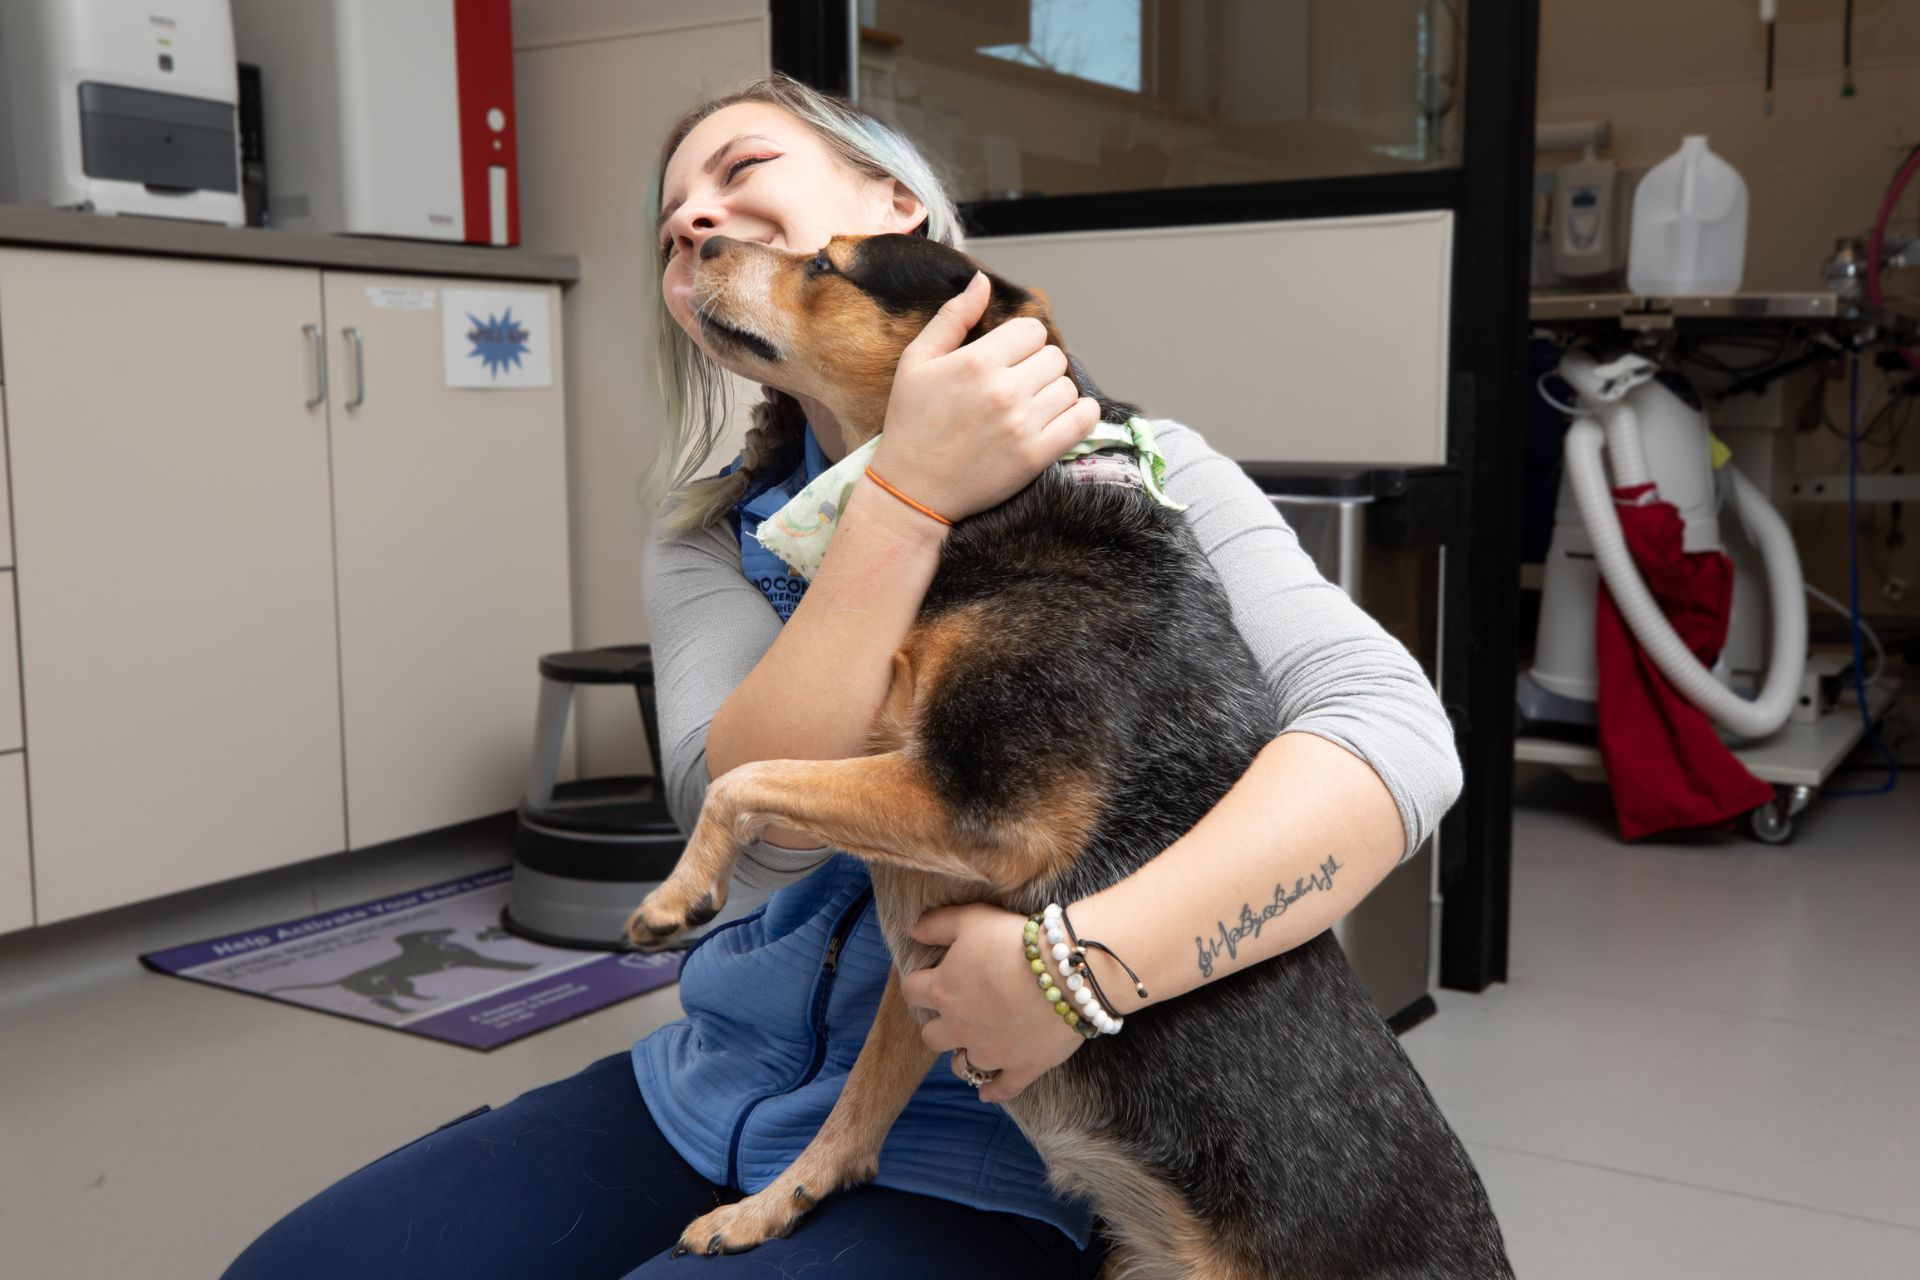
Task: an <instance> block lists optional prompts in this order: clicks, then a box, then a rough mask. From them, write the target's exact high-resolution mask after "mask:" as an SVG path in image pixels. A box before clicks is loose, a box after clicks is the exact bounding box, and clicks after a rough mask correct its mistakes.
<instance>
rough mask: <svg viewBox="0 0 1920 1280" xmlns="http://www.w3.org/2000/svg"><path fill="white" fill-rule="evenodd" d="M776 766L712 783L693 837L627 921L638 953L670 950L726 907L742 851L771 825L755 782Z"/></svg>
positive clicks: (757, 766)
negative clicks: (760, 810)
mask: <svg viewBox="0 0 1920 1280" xmlns="http://www.w3.org/2000/svg"><path fill="white" fill-rule="evenodd" d="M779 763H780V762H779V761H773V760H761V761H755V762H753V763H751V764H743V765H741V766H740V767H739V768H737V769H732V770H729V771H728V772H726V773H724V774H722V775H721V776H720V777H718V778H716V779H714V781H713V782H712V783H710V784H709V785H708V787H707V794H706V799H705V800H704V801H703V802H702V804H701V806H700V817H699V820H698V821H697V822H696V823H695V824H694V829H693V836H692V838H691V839H689V840H688V841H687V847H686V849H685V850H684V851H682V853H681V854H680V860H679V861H678V862H676V863H674V864H673V871H672V872H671V873H670V874H669V875H668V876H667V878H666V879H665V880H662V881H661V882H660V884H659V885H658V886H657V887H656V888H655V889H654V890H653V892H651V893H649V894H648V895H647V896H646V899H645V900H644V901H642V902H641V904H640V905H639V906H637V907H635V908H634V910H633V914H632V915H630V916H628V917H627V940H628V941H630V942H632V943H633V944H634V945H635V946H637V947H639V948H641V949H642V950H648V951H652V950H656V949H658V948H661V947H668V946H672V945H673V943H674V941H675V939H677V938H678V937H679V935H680V934H682V933H684V932H685V931H686V930H688V929H697V928H699V927H700V926H701V925H703V924H705V923H707V922H708V921H709V920H711V919H713V918H714V917H715V916H717V915H719V914H720V908H722V907H724V906H726V905H727V890H728V886H729V885H730V884H731V883H732V880H733V868H734V866H735V864H737V863H738V862H739V861H740V851H741V850H742V849H744V848H746V847H747V845H749V844H751V843H752V842H753V841H754V840H756V839H758V838H759V836H760V833H761V832H762V831H764V830H766V828H767V827H768V826H769V825H770V823H769V822H768V821H765V820H764V819H765V818H766V817H767V816H768V815H764V814H757V813H755V812H754V811H753V810H754V806H753V803H752V798H753V794H754V792H755V791H756V790H762V789H764V788H763V787H759V786H757V785H756V778H757V777H758V776H759V775H760V774H762V773H764V772H765V771H766V769H767V768H768V766H769V765H777V764H779ZM756 820H758V821H756Z"/></svg>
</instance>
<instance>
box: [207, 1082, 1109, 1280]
mask: <svg viewBox="0 0 1920 1280" xmlns="http://www.w3.org/2000/svg"><path fill="white" fill-rule="evenodd" d="M723 1197H724V1198H725V1199H733V1198H735V1195H734V1193H730V1192H723V1191H722V1190H721V1189H719V1188H716V1187H715V1186H714V1185H713V1184H712V1183H710V1182H708V1181H707V1180H706V1179H705V1178H702V1177H701V1176H700V1175H699V1174H698V1173H696V1172H695V1171H694V1169H693V1167H692V1166H691V1165H689V1164H688V1163H687V1162H686V1161H685V1160H682V1159H681V1158H680V1156H679V1153H677V1152H676V1151H674V1149H673V1148H672V1147H671V1146H670V1145H668V1143H667V1140H666V1139H665V1138H664V1137H662V1136H661V1134H660V1130H659V1129H658V1128H657V1127H656V1126H655V1125H654V1123H653V1117H652V1116H651V1115H650V1114H649V1113H648V1111H647V1107H646V1103H645V1102H644V1101H642V1100H641V1097H640V1086H639V1085H638V1084H637V1083H635V1081H634V1077H633V1063H632V1060H631V1058H630V1057H629V1056H628V1055H627V1054H626V1053H624V1052H623V1053H617V1054H613V1055H611V1056H609V1057H605V1058H602V1059H601V1060H600V1061H598V1062H596V1063H594V1064H593V1065H592V1066H590V1067H588V1068H587V1069H586V1070H584V1071H582V1072H580V1073H579V1074H578V1075H575V1076H572V1077H570V1078H569V1079H566V1080H560V1081H557V1082H555V1083H553V1084H550V1085H545V1086H542V1087H541V1088H538V1089H534V1090H531V1091H530V1092H527V1093H524V1094H522V1095H520V1097H518V1098H516V1099H514V1100H513V1101H512V1102H510V1103H508V1104H507V1105H506V1106H503V1107H498V1108H494V1109H491V1110H482V1111H480V1112H476V1113H474V1114H472V1115H469V1116H465V1117H462V1118H461V1119H459V1120H456V1121H454V1122H453V1123H451V1124H449V1125H446V1126H444V1127H443V1128H440V1129H436V1130H434V1131H433V1132H432V1133H429V1134H427V1135H426V1136H425V1137H422V1138H419V1139H416V1140H415V1141H413V1142H412V1143H409V1144H408V1145H407V1146H404V1147H402V1148H400V1149H399V1150H398V1151H395V1152H394V1153H392V1154H391V1155H388V1156H385V1157H383V1158H381V1159H379V1160H376V1161H374V1162H373V1163H372V1164H370V1165H368V1166H367V1167H366V1168H364V1169H361V1170H360V1171H359V1172H358V1173H355V1174H352V1175H350V1176H348V1177H346V1178H343V1179H342V1180H341V1181H339V1182H337V1183H335V1184H334V1185H333V1186H331V1187H329V1188H327V1189H326V1190H325V1191H322V1192H321V1193H320V1194H319V1195H317V1196H315V1197H314V1198H313V1199H311V1200H309V1201H307V1202H306V1203H305V1204H303V1205H301V1206H300V1207H299V1208H298V1209H295V1210H294V1211H293V1212H292V1213H290V1214H288V1215H287V1216H286V1217H285V1218H282V1219H281V1220H280V1221H279V1222H277V1223H275V1224H274V1225H273V1226H272V1227H270V1228H268V1229H267V1232H266V1234H264V1235H262V1236H261V1237H260V1238H259V1239H258V1240H256V1241H254V1242H253V1243H252V1244H251V1245H249V1246H248V1247H247V1250H246V1252H244V1253H242V1254H241V1255H240V1257H239V1258H238V1259H237V1260H235V1262H234V1263H233V1265H232V1266H231V1267H230V1268H229V1269H228V1270H227V1272H226V1276H225V1278H224V1280H254V1278H256V1277H259V1278H261V1280H305V1278H306V1277H325V1280H339V1278H340V1277H342V1276H352V1277H354V1278H355V1280H380V1278H381V1277H388V1276H393V1277H399V1276H405V1277H409V1280H430V1278H431V1277H436V1276H447V1277H460V1280H480V1278H481V1277H487V1276H501V1277H512V1278H513V1280H525V1277H528V1276H539V1277H542V1278H543V1280H573V1278H575V1277H578V1278H579V1280H619V1278H620V1277H623V1276H624V1277H627V1278H628V1280H654V1278H655V1277H659V1276H666V1275H674V1276H684V1277H695V1278H696V1280H738V1278H739V1277H745V1276H753V1277H756V1280H758V1278H759V1277H764V1276H767V1275H769V1274H772V1275H781V1274H797V1273H799V1272H800V1271H802V1270H805V1271H806V1272H808V1273H809V1274H813V1273H815V1272H816V1271H817V1272H818V1273H819V1274H821V1275H838V1276H876V1277H879V1276H884V1277H888V1278H889V1280H893V1278H896V1277H900V1276H913V1277H915V1280H947V1278H948V1277H952V1278H953V1280H961V1278H962V1277H964V1278H965V1280H976V1278H977V1277H982V1276H993V1277H1008V1278H1013V1277H1022V1276H1031V1277H1034V1278H1035V1280H1040V1278H1041V1277H1045V1278H1046V1280H1075V1278H1076V1277H1088V1278H1089V1280H1090V1278H1091V1277H1093V1276H1094V1275H1096V1274H1097V1273H1098V1272H1099V1270H1100V1265H1101V1262H1102V1251H1101V1249H1100V1247H1099V1244H1098V1241H1097V1240H1096V1243H1095V1247H1094V1248H1092V1249H1090V1250H1088V1251H1086V1252H1084V1253H1083V1252H1081V1251H1080V1250H1078V1249H1076V1248H1074V1246H1073V1242H1072V1241H1071V1240H1069V1239H1067V1237H1066V1236H1064V1235H1062V1234H1061V1233H1060V1232H1059V1231H1057V1230H1055V1229H1054V1228H1053V1227H1050V1226H1047V1225H1046V1224H1045V1223H1042V1222H1036V1221H1034V1220H1033V1219H1031V1218H1023V1217H1020V1216H1019V1215H1017V1214H1009V1213H992V1212H988V1211H986V1210H981V1209H970V1208H967V1207H966V1206H964V1205H958V1204H952V1203H950V1202H948V1201H945V1200H937V1199H934V1198H932V1197H930V1196H918V1195H911V1194H908V1193H906V1192H903V1191H894V1190H890V1189H888V1188H883V1187H872V1186H868V1187H859V1188H856V1189H855V1190H852V1191H847V1192H843V1193H841V1194H840V1195H836V1196H830V1197H828V1198H827V1199H826V1200H825V1201H824V1202H822V1203H821V1205H820V1206H819V1207H818V1208H817V1209H815V1210H814V1211H813V1212H812V1213H810V1214H808V1215H807V1216H806V1217H804V1218H802V1219H801V1220H800V1224H799V1226H797V1227H796V1228H795V1229H794V1232H793V1234H792V1235H791V1236H789V1237H788V1238H787V1239H785V1240H774V1241H769V1242H768V1243H766V1244H763V1245H761V1246H760V1247H759V1248H757V1249H751V1250H749V1251H747V1252H746V1253H740V1254H732V1255H729V1256H725V1257H718V1258H706V1257H701V1256H698V1255H692V1254H689V1255H686V1256H683V1257H680V1258H677V1259H676V1258H670V1257H669V1256H668V1253H669V1251H671V1250H672V1248H673V1247H674V1245H675V1243H676V1242H677V1241H678V1240H679V1237H680V1231H681V1229H682V1228H683V1227H685V1226H686V1225H687V1223H689V1222H691V1221H693V1219H695V1218H697V1217H699V1216H700V1215H701V1214H703V1213H706V1212H707V1211H708V1210H710V1209H712V1208H713V1207H714V1205H715V1204H717V1203H720V1202H721V1200H722V1198H723ZM789 1267H791V1270H789ZM769 1268H771V1270H769Z"/></svg>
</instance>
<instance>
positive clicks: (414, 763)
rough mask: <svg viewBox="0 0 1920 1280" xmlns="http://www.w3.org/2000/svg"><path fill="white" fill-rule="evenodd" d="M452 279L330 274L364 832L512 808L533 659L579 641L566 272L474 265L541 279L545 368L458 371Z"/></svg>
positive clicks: (358, 823) (535, 696) (349, 732)
mask: <svg viewBox="0 0 1920 1280" xmlns="http://www.w3.org/2000/svg"><path fill="white" fill-rule="evenodd" d="M445 283H447V282H445V281H439V280H432V279H417V278H406V277H395V276H390V275H358V274H354V273H350V272H328V273H327V274H326V283H325V293H326V310H327V333H328V341H329V342H330V343H331V344H332V352H333V355H332V365H333V369H334V377H333V387H332V403H333V485H334V505H335V509H336V510H337V511H338V513H339V518H338V522H337V539H338V542H337V549H338V562H339V575H340V658H341V689H342V694H343V706H344V717H345V724H346V760H347V836H348V844H349V846H350V847H353V848H361V847H363V846H365V845H369V844H378V843H381V842H383V841H387V840H395V839H398V838H400V837H402V836H408V835H413V834H415V833H416V832H420V831H427V830H431V829H432V828H435V827H442V826H447V825H449V824H451V823H455V822H460V821H464V820H466V819H468V818H474V817H478V816H480V815H482V814H487V813H496V812H499V811H500V810H503V809H508V808H512V807H513V805H514V803H515V801H516V799H517V798H518V796H519V795H520V794H521V793H522V792H524V791H525V789H526V779H527V764H528V750H529V748H530V746H531V743H532V729H533V722H534V712H535V710H536V707H537V703H538V700H539V683H540V682H539V680H538V678H537V674H536V671H535V668H534V661H535V659H536V658H538V657H539V655H540V654H542V653H551V652H554V651H556V650H561V649H567V648H570V647H571V643H570V640H571V635H572V624H571V621H570V608H569V597H570V591H569V587H568V576H567V517H566V512H567V502H566V488H567V476H566V440H565V420H564V406H563V404H562V399H561V390H560V385H559V379H558V376H557V375H558V371H559V369H560V368H561V353H560V351H559V349H558V341H557V337H558V333H559V316H560V291H559V290H558V289H557V288H554V287H551V286H546V287H541V286H534V285H525V284H518V285H510V284H505V283H499V284H495V283H486V282H483V284H482V287H485V288H488V289H496V288H498V289H511V290H513V291H515V292H517V293H522V294H530V293H538V294H544V295H545V301H546V306H547V312H548V315H549V316H550V317H551V318H552V320H553V323H554V333H555V335H556V342H555V349H554V350H553V351H552V353H551V359H552V367H553V369H554V370H555V373H556V377H555V381H554V385H553V386H551V387H545V388H527V389H519V390H502V391H476V390H452V389H449V388H448V387H447V386H446V385H445V382H446V380H445V374H444V365H443V362H442V357H441V318H442V316H441V309H442V300H441V297H440V290H439V289H438V288H436V286H438V285H442V284H445ZM457 283H460V284H462V285H466V284H468V283H469V282H465V281H461V282H457ZM408 289H411V290H412V291H413V293H412V294H411V296H412V297H414V298H415V299H430V300H431V302H432V306H431V307H430V308H427V307H421V308H419V309H415V308H412V307H394V306H381V305H376V299H378V300H387V299H391V298H393V297H395V296H404V295H403V294H402V291H404V290H408ZM520 312H521V314H525V312H526V308H525V307H522V308H520ZM362 365H364V369H365V381H364V383H362V381H361V378H360V368H361V366H362ZM349 406H351V407H349ZM563 776H564V775H563Z"/></svg>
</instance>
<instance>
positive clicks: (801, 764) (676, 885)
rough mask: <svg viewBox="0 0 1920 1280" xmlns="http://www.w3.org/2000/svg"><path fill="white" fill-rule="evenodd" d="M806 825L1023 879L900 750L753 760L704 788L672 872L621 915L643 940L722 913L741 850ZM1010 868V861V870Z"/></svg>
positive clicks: (978, 876) (988, 878)
mask: <svg viewBox="0 0 1920 1280" xmlns="http://www.w3.org/2000/svg"><path fill="white" fill-rule="evenodd" d="M776 824H777V825H781V826H789V827H796V828H798V829H800V830H803V831H811V832H812V833H813V834H814V835H817V836H819V837H820V838H821V839H822V840H823V841H825V842H827V843H828V844H830V845H832V846H833V847H834V848H836V849H845V850H846V851H847V852H849V853H852V854H854V855H856V856H858V857H862V858H866V859H868V860H869V861H879V862H892V863H897V864H899V865H901V866H907V867H911V868H914V869H916V870H921V871H932V872H936V873H938V874H941V875H946V876H951V877H954V878H956V879H960V880H971V881H977V882H979V883H981V884H983V885H984V884H992V883H995V882H997V881H1006V882H1009V883H1017V882H1019V881H1021V880H1024V879H1027V878H1029V875H1030V873H1029V872H1028V871H1027V870H1026V864H1025V862H1022V861H1019V860H1018V858H1017V857H1016V859H1015V860H1014V861H1012V862H1009V861H1008V860H1007V859H1006V858H1005V857H1000V858H998V859H996V858H995V857H994V856H992V855H993V854H994V852H995V847H994V846H991V845H989V844H983V843H982V842H981V841H980V840H979V839H978V838H977V837H976V838H975V839H974V840H973V841H972V843H971V845H967V844H964V843H963V842H962V841H961V840H960V838H959V837H958V836H957V835H956V833H955V829H954V825H955V824H954V819H953V814H952V811H951V809H950V808H949V807H948V805H947V804H946V803H945V802H944V801H943V800H942V799H941V798H940V796H939V793H938V790H937V789H936V788H935V787H934V785H933V783H932V782H931V780H930V779H929V778H928V777H927V773H926V769H925V768H924V767H923V766H922V765H921V764H920V763H919V762H918V761H915V760H913V759H911V758H909V757H908V756H907V755H906V754H904V753H903V752H899V751H889V752H884V753H882V754H880V755H874V756H858V757H855V758H853V759H849V760H757V761H754V762H753V763H751V764H743V765H741V766H740V767H739V768H737V769H732V770H729V771H728V772H726V773H724V774H722V775H721V776H720V777H719V778H717V779H715V780H714V782H713V783H712V785H710V786H709V787H708V788H707V796H706V800H705V802H704V803H703V804H702V805H701V806H700V820H699V822H698V823H697V824H696V825H695V827H694V832H693V838H692V839H691V840H689V841H687V848H686V852H684V853H682V854H681V855H680V861H679V862H677V863H675V864H674V868H673V873H672V874H671V875H669V876H668V877H667V878H666V879H665V880H663V881H662V882H661V883H660V886H659V887H658V888H656V889H655V890H654V891H653V892H652V893H650V894H648V895H647V897H646V900H645V901H644V902H642V903H641V904H640V905H639V907H637V908H636V909H635V910H634V912H633V914H632V915H631V916H630V917H628V919H627V937H628V938H629V939H630V940H632V942H633V943H634V945H636V946H639V947H644V948H654V947H663V946H667V945H670V944H671V943H672V941H673V940H674V938H675V937H676V936H678V935H679V934H680V933H682V932H683V931H685V930H687V929H692V928H698V927H699V926H700V925H703V924H705V923H706V922H707V921H709V920H711V919H713V917H714V916H715V915H717V914H719V911H720V908H721V907H722V906H724V905H725V904H726V901H727V885H728V882H729V881H730V880H731V879H732V877H733V868H734V864H735V863H737V862H738V861H739V860H740V851H741V850H742V849H744V848H745V847H746V846H747V845H748V844H750V843H751V842H753V841H754V840H757V839H759V838H760V835H761V834H762V833H763V832H764V831H766V829H767V828H768V827H770V826H774V825H776ZM1010 868H1011V870H1010Z"/></svg>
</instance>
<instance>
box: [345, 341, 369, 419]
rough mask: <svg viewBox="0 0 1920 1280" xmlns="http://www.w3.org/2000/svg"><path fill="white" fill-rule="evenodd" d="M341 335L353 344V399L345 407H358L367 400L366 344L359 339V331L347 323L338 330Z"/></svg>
mask: <svg viewBox="0 0 1920 1280" xmlns="http://www.w3.org/2000/svg"><path fill="white" fill-rule="evenodd" d="M340 333H341V336H343V337H344V338H346V340H347V341H348V342H351V343H352V344H353V399H351V400H349V401H347V404H346V407H347V408H349V409H358V408H359V407H360V406H361V405H363V404H365V403H366V402H367V344H366V343H365V342H363V341H361V339H360V331H359V330H358V329H356V328H354V327H353V326H351V325H349V326H347V327H346V328H344V329H342V330H341V331H340Z"/></svg>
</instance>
